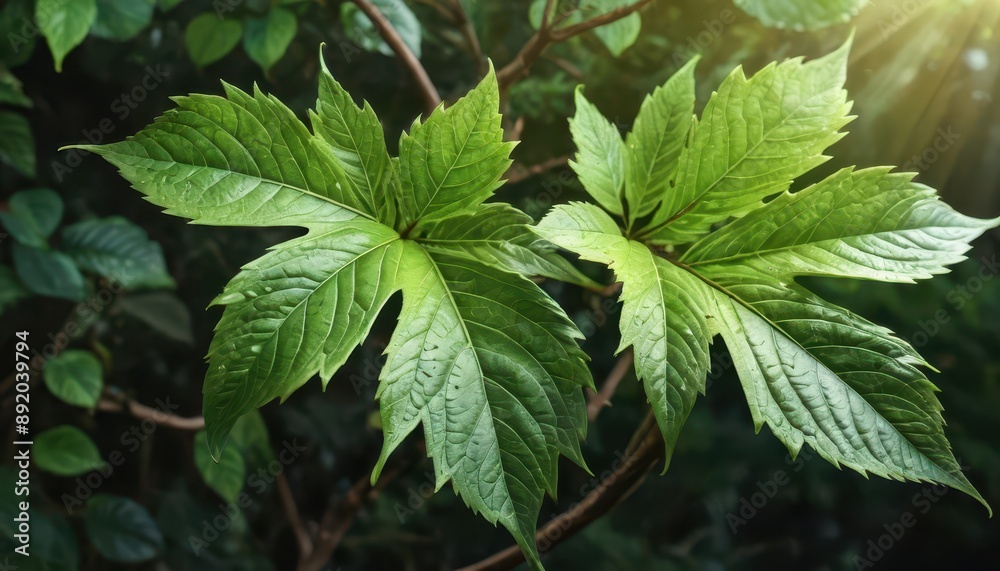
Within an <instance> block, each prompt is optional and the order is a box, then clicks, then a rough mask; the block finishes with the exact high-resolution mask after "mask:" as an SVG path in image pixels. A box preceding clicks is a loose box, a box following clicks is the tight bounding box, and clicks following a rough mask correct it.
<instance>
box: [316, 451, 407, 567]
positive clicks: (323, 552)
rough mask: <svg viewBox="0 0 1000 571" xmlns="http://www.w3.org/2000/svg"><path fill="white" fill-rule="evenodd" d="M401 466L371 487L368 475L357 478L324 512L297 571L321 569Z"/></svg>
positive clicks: (384, 475) (387, 472)
mask: <svg viewBox="0 0 1000 571" xmlns="http://www.w3.org/2000/svg"><path fill="white" fill-rule="evenodd" d="M402 470H403V465H397V466H395V467H393V468H390V469H389V470H386V471H385V472H383V473H382V475H381V477H380V478H379V480H378V482H377V483H376V484H375V485H374V486H372V485H371V481H370V479H369V477H368V476H367V475H365V476H363V477H361V478H360V479H358V481H357V482H355V484H354V486H353V487H352V488H351V490H350V491H349V492H347V495H346V496H344V498H343V499H342V500H340V502H338V503H337V504H336V505H334V506H332V507H331V508H330V509H328V510H327V511H326V513H325V514H324V515H323V520H322V522H321V523H320V527H319V531H318V532H317V533H316V536H315V541H314V542H313V543H314V547H313V549H312V550H311V551H309V552H303V554H302V558H301V559H300V560H299V565H298V571H320V570H321V569H324V568H325V566H326V564H327V562H328V561H329V560H330V557H331V556H332V555H333V552H334V551H336V549H337V546H338V545H340V542H341V540H342V539H343V538H344V534H345V533H347V530H348V529H349V528H350V527H351V525H352V524H353V523H354V519H355V518H356V517H357V515H358V513H359V512H360V511H361V508H363V507H364V506H365V505H367V504H368V503H369V502H371V501H372V500H373V499H375V498H376V497H377V496H378V493H379V492H381V491H382V490H383V489H385V487H386V486H388V485H389V483H390V482H392V481H393V480H394V479H396V477H397V476H399V474H400V473H401V472H402Z"/></svg>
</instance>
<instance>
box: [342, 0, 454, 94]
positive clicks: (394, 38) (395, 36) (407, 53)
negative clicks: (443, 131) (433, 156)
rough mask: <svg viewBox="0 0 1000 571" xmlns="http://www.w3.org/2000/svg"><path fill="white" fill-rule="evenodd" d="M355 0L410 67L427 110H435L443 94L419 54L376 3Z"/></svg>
mask: <svg viewBox="0 0 1000 571" xmlns="http://www.w3.org/2000/svg"><path fill="white" fill-rule="evenodd" d="M353 2H354V3H355V4H356V5H357V6H358V8H360V9H361V11H362V12H364V13H365V15H366V16H368V19H370V20H371V21H372V23H374V24H375V28H377V29H378V33H379V35H381V36H382V39H383V40H385V43H386V44H388V45H389V47H390V48H392V51H393V52H395V54H396V55H397V56H398V57H399V59H400V60H402V62H403V64H404V65H406V67H407V68H409V70H410V73H412V74H413V78H414V79H416V80H417V87H419V88H420V93H421V94H422V95H423V97H424V102H425V105H426V109H427V112H428V113H430V112H431V111H434V108H435V107H437V106H438V105H440V104H441V96H440V95H439V94H438V91H437V88H436V87H434V83H433V82H432V81H431V78H430V76H429V75H427V70H426V69H424V66H423V64H421V63H420V60H419V59H417V56H416V55H414V53H413V51H412V50H410V47H409V46H407V45H406V42H404V41H403V38H401V37H400V35H399V32H397V31H396V28H394V27H392V24H390V23H389V20H387V19H386V18H385V16H384V15H383V14H382V12H380V11H379V9H378V8H376V7H375V5H374V4H372V3H371V2H370V1H369V0H353Z"/></svg>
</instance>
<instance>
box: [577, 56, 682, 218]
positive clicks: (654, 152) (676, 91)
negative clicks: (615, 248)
mask: <svg viewBox="0 0 1000 571" xmlns="http://www.w3.org/2000/svg"><path fill="white" fill-rule="evenodd" d="M697 64H698V58H694V59H692V60H691V61H689V62H688V63H687V64H685V65H684V67H682V68H681V69H680V70H678V71H677V73H675V74H674V75H673V76H672V77H671V78H670V79H668V80H667V82H666V83H664V84H663V85H661V86H660V87H657V88H656V89H655V90H653V92H652V93H651V94H649V95H647V96H646V98H645V99H644V100H643V101H642V106H641V107H639V114H638V115H636V118H635V122H634V123H633V124H632V131H631V132H629V134H628V135H626V136H625V148H626V149H628V164H627V165H626V167H625V168H624V169H622V170H624V172H625V200H626V201H627V202H628V221H629V226H632V225H633V224H635V222H636V221H637V220H638V219H640V218H642V217H643V216H646V215H648V214H649V213H650V212H652V211H653V210H654V209H656V207H657V206H658V205H659V204H660V202H661V201H662V200H663V198H664V196H665V195H666V194H667V193H668V192H670V191H671V190H672V184H673V182H674V178H675V177H676V175H677V167H678V165H679V160H680V156H681V151H682V150H683V149H684V143H685V142H686V139H687V133H688V131H689V130H690V129H691V117H692V115H693V114H694V101H695V92H694V68H695V66H696V65H697ZM577 145H579V143H577ZM616 214H617V213H616Z"/></svg>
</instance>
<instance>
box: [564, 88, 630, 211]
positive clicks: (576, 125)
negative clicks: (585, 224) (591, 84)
mask: <svg viewBox="0 0 1000 571" xmlns="http://www.w3.org/2000/svg"><path fill="white" fill-rule="evenodd" d="M569 131H570V133H571V134H572V135H573V142H574V143H575V144H576V146H577V152H576V156H575V157H574V159H573V160H570V161H569V166H570V167H571V168H572V169H573V171H574V172H576V175H577V176H578V177H580V183H581V184H583V188H584V189H586V191H587V192H588V193H589V194H590V196H592V197H593V198H594V200H596V201H597V203H598V204H600V205H601V206H603V207H604V208H605V209H606V210H607V211H608V212H611V213H612V214H618V215H619V216H620V215H621V214H622V212H623V209H622V188H623V186H624V185H625V143H624V142H622V135H621V133H619V132H618V127H616V126H614V125H613V124H612V123H611V122H610V121H608V120H607V119H605V118H604V115H601V112H600V111H598V110H597V107H594V105H593V104H591V103H590V102H589V101H587V98H586V97H584V96H583V86H580V87H578V88H577V89H576V114H575V115H574V116H573V118H572V119H570V121H569Z"/></svg>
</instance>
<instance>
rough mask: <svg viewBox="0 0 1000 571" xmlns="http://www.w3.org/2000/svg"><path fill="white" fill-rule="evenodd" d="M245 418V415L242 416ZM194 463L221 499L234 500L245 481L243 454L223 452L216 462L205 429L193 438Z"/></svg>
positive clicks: (245, 469) (245, 472)
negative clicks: (210, 450)
mask: <svg viewBox="0 0 1000 571" xmlns="http://www.w3.org/2000/svg"><path fill="white" fill-rule="evenodd" d="M244 418H246V417H244ZM194 464H195V466H197V467H198V473H199V474H201V477H202V479H203V480H205V484H206V485H207V486H208V487H209V488H212V489H213V490H215V492H216V493H218V494H219V496H221V497H222V499H224V500H226V501H227V502H229V503H233V502H235V501H236V498H237V496H239V495H240V491H242V490H243V484H245V483H246V477H247V468H246V464H245V463H244V462H243V456H242V455H241V454H239V453H237V452H236V451H235V450H230V451H229V453H228V454H223V455H222V457H221V458H219V462H218V463H216V461H215V460H213V459H212V455H211V453H210V452H209V447H208V439H207V438H206V436H205V431H204V430H202V431H199V432H198V434H197V435H195V438H194Z"/></svg>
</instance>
